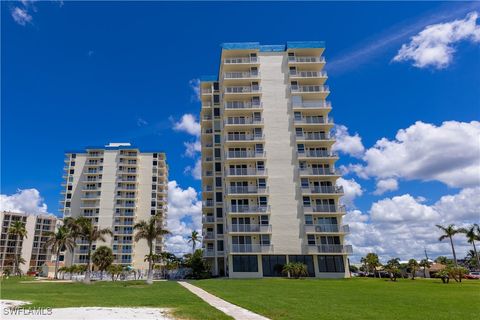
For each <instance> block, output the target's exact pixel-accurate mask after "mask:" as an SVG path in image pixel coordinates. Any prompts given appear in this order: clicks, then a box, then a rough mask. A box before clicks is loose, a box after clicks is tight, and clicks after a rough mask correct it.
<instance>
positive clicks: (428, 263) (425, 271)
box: [418, 259, 432, 278]
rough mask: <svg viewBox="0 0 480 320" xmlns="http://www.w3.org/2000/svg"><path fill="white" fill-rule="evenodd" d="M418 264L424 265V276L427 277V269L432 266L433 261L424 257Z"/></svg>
mask: <svg viewBox="0 0 480 320" xmlns="http://www.w3.org/2000/svg"><path fill="white" fill-rule="evenodd" d="M418 265H419V266H420V267H423V277H424V278H427V269H428V268H430V267H431V266H432V263H431V262H430V261H428V259H422V260H421V261H420V263H419V264H418Z"/></svg>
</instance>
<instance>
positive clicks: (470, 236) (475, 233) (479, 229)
mask: <svg viewBox="0 0 480 320" xmlns="http://www.w3.org/2000/svg"><path fill="white" fill-rule="evenodd" d="M459 232H462V233H465V235H466V236H467V241H468V243H471V244H472V245H473V252H474V253H475V258H476V260H477V268H480V257H479V256H478V252H477V247H476V246H475V241H480V226H479V225H478V224H476V223H475V224H473V225H472V226H470V227H469V228H468V229H465V228H461V229H459Z"/></svg>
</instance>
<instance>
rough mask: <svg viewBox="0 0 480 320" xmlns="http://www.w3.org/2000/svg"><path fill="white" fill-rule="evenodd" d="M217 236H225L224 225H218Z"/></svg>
mask: <svg viewBox="0 0 480 320" xmlns="http://www.w3.org/2000/svg"><path fill="white" fill-rule="evenodd" d="M217 234H223V224H217Z"/></svg>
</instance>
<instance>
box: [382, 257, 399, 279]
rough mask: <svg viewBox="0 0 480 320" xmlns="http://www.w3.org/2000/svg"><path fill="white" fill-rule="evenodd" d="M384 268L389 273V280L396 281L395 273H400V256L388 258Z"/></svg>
mask: <svg viewBox="0 0 480 320" xmlns="http://www.w3.org/2000/svg"><path fill="white" fill-rule="evenodd" d="M385 270H386V271H387V272H388V273H389V274H390V280H392V281H397V275H398V274H399V273H400V258H393V259H390V260H388V261H387V264H386V265H385Z"/></svg>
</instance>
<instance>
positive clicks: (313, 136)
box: [295, 132, 335, 142]
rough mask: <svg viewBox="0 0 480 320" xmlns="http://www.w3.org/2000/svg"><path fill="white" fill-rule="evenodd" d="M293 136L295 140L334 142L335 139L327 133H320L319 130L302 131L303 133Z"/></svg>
mask: <svg viewBox="0 0 480 320" xmlns="http://www.w3.org/2000/svg"><path fill="white" fill-rule="evenodd" d="M295 137H296V139H297V141H332V142H335V140H334V139H332V138H331V137H330V135H329V134H326V133H321V132H304V133H303V134H297V135H296V136H295Z"/></svg>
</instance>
